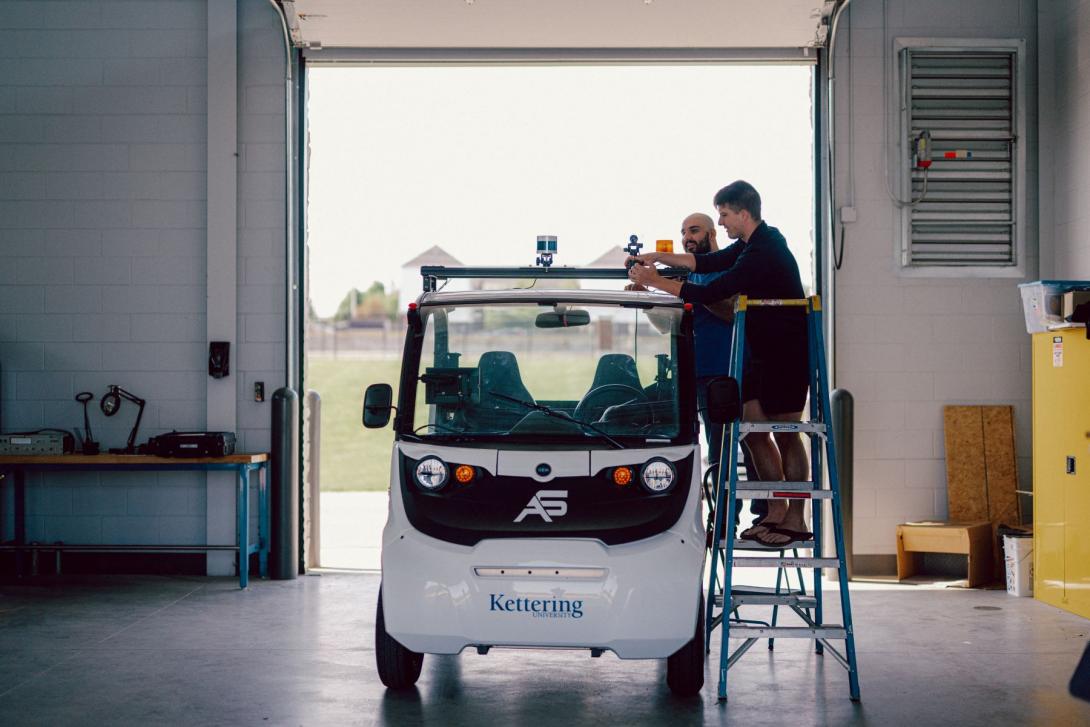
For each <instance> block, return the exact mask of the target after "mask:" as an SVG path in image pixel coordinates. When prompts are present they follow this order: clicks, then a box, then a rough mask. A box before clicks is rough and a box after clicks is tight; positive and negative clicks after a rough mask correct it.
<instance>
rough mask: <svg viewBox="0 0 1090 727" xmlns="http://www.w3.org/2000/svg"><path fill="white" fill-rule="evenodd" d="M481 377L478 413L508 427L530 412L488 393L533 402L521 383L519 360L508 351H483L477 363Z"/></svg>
mask: <svg viewBox="0 0 1090 727" xmlns="http://www.w3.org/2000/svg"><path fill="white" fill-rule="evenodd" d="M477 370H478V372H479V375H480V404H479V405H478V407H477V410H478V411H477V413H478V414H480V415H482V416H483V417H487V418H488V419H489V420H490V421H493V422H495V424H496V425H497V426H502V427H510V426H512V425H513V424H514V423H515V422H517V421H518V420H519V419H521V418H522V417H523V416H525V415H526V414H527V413H528V412H529V411H530V410H529V409H527V408H526V407H523V406H520V405H518V404H516V403H515V402H513V401H508V400H507V399H504V398H502V397H499V396H495V395H493V394H492V393H490V392H493V391H495V392H499V393H501V394H506V395H507V396H510V397H512V398H514V399H520V400H522V401H531V402H532V401H533V400H534V397H533V396H532V395H531V394H530V391H529V390H528V389H527V388H526V386H525V384H523V383H522V375H521V374H520V373H519V365H518V360H517V359H516V358H515V354H513V353H511V352H510V351H486V352H485V353H482V354H481V359H480V361H479V362H478V363H477Z"/></svg>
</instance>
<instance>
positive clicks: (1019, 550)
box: [1003, 535, 1033, 596]
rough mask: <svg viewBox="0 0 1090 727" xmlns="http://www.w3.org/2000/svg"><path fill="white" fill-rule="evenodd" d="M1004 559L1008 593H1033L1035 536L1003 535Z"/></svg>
mask: <svg viewBox="0 0 1090 727" xmlns="http://www.w3.org/2000/svg"><path fill="white" fill-rule="evenodd" d="M1003 561H1004V565H1006V571H1007V593H1009V594H1010V595H1012V596H1032V595H1033V538H1032V537H1030V536H1028V535H1004V536H1003Z"/></svg>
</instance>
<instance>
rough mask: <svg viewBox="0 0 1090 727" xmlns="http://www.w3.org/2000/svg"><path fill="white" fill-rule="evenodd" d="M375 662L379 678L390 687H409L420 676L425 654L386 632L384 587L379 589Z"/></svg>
mask: <svg viewBox="0 0 1090 727" xmlns="http://www.w3.org/2000/svg"><path fill="white" fill-rule="evenodd" d="M375 662H376V664H377V665H378V678H379V679H381V680H382V683H383V684H385V685H386V687H387V688H389V689H408V688H409V687H411V686H412V685H414V684H416V680H417V679H419V678H420V668H421V667H422V666H423V665H424V655H423V654H418V653H416V652H415V651H409V650H408V649H406V648H405V647H404V646H402V645H401V644H399V643H398V642H397V640H396V639H394V637H393V636H390V634H388V633H386V618H385V617H384V616H383V615H382V588H381V587H380V588H379V590H378V615H376V616H375Z"/></svg>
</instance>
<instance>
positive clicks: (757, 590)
mask: <svg viewBox="0 0 1090 727" xmlns="http://www.w3.org/2000/svg"><path fill="white" fill-rule="evenodd" d="M730 590H731V593H732V594H733V597H734V598H737V597H738V596H805V595H806V594H805V593H803V592H802V591H799V590H793V589H790V588H781V589H780V590H779V592H778V593H777V592H776V589H775V588H773V587H772V586H737V587H735V588H732V589H730ZM715 605H716V607H717V608H722V607H723V594H722V593H721V592H717V593H716V594H715Z"/></svg>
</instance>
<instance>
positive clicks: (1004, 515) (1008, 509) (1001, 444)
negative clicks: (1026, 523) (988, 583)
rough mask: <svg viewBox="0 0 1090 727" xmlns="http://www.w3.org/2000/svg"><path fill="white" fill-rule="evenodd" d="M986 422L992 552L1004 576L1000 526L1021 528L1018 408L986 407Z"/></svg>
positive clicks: (985, 437) (985, 451) (996, 571)
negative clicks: (1016, 435)
mask: <svg viewBox="0 0 1090 727" xmlns="http://www.w3.org/2000/svg"><path fill="white" fill-rule="evenodd" d="M982 409H983V412H982V416H983V421H984V466H985V468H986V470H987V471H986V476H987V481H988V520H990V521H991V523H992V552H993V553H994V555H995V574H996V576H997V577H1002V574H1003V550H1002V548H1001V547H1000V545H999V526H1000V525H1019V524H1021V522H1022V519H1021V517H1019V514H1018V494H1017V493H1016V492H1015V490H1017V489H1018V465H1017V461H1016V460H1015V458H1014V408H1013V407H1009V406H985V407H982Z"/></svg>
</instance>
